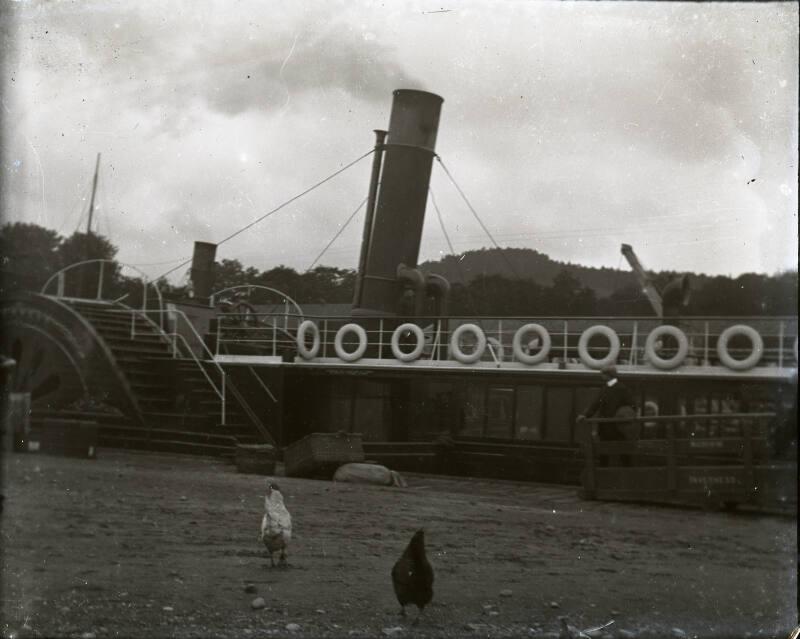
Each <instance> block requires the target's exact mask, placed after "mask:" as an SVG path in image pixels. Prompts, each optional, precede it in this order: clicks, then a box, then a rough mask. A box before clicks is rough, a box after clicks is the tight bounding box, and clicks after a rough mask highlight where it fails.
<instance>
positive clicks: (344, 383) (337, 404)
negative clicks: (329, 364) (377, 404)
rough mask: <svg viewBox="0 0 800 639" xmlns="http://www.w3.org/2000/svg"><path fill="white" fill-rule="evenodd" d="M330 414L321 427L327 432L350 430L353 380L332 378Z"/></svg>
mask: <svg viewBox="0 0 800 639" xmlns="http://www.w3.org/2000/svg"><path fill="white" fill-rule="evenodd" d="M330 398H331V401H330V414H329V416H328V420H327V424H325V423H323V424H321V428H322V429H323V430H325V431H327V432H333V433H335V432H336V431H340V430H343V431H345V432H350V423H351V422H352V419H353V380H351V379H333V380H331V385H330Z"/></svg>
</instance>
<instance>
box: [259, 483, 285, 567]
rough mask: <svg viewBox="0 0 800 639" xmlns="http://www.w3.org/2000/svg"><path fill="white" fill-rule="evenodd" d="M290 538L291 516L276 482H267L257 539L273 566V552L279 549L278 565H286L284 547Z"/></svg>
mask: <svg viewBox="0 0 800 639" xmlns="http://www.w3.org/2000/svg"><path fill="white" fill-rule="evenodd" d="M291 539H292V516H291V515H290V514H289V511H288V510H287V509H286V506H285V505H284V503H283V495H282V494H281V491H280V489H279V488H278V485H277V484H274V483H269V484H267V494H266V497H264V518H263V519H262V520H261V534H260V535H259V537H258V540H259V541H261V542H263V544H264V545H265V546H266V548H267V550H268V551H269V562H270V565H271V566H275V558H274V554H275V553H276V552H278V551H280V553H281V554H280V557H279V559H278V562H279V565H282V566H285V565H286V549H287V548H288V547H289V541H291Z"/></svg>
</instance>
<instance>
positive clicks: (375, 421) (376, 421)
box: [352, 379, 391, 441]
mask: <svg viewBox="0 0 800 639" xmlns="http://www.w3.org/2000/svg"><path fill="white" fill-rule="evenodd" d="M389 398H390V393H389V384H387V383H386V382H375V381H371V380H364V379H361V380H358V383H357V384H356V400H355V401H356V405H355V414H354V416H353V428H352V431H353V432H356V433H361V434H362V436H363V438H364V440H365V441H387V440H388V439H389V424H390V420H391V417H390V415H391V412H390V404H389Z"/></svg>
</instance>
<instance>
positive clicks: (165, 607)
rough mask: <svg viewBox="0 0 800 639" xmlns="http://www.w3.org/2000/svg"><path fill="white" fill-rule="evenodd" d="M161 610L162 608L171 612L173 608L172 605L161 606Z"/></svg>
mask: <svg viewBox="0 0 800 639" xmlns="http://www.w3.org/2000/svg"><path fill="white" fill-rule="evenodd" d="M161 610H163V611H164V612H172V611H173V610H175V609H174V608H173V607H172V606H164V607H163V608H161Z"/></svg>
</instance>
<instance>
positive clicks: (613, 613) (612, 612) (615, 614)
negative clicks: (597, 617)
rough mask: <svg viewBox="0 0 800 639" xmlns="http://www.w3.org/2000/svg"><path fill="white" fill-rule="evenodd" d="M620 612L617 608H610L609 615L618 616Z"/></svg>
mask: <svg viewBox="0 0 800 639" xmlns="http://www.w3.org/2000/svg"><path fill="white" fill-rule="evenodd" d="M621 614H622V613H621V612H620V611H619V610H612V611H611V616H612V617H619V616H620V615H621Z"/></svg>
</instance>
